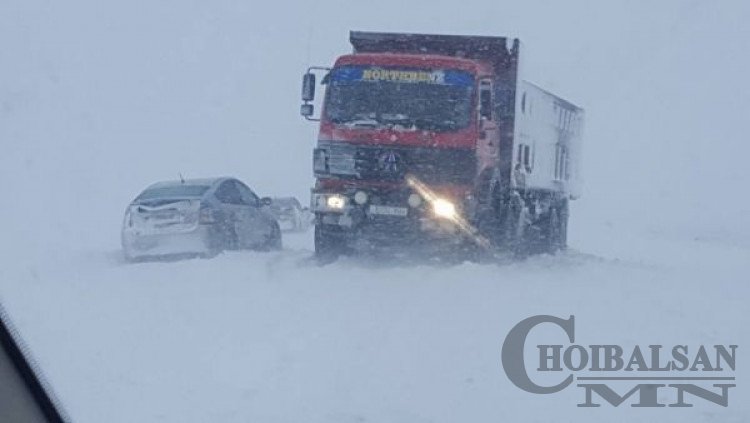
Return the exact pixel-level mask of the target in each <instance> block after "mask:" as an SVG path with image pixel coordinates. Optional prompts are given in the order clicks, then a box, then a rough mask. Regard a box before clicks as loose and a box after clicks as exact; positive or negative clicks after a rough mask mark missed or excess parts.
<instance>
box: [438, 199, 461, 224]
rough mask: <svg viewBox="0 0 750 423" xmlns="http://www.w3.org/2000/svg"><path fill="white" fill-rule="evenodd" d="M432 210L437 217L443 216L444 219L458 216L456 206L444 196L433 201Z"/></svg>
mask: <svg viewBox="0 0 750 423" xmlns="http://www.w3.org/2000/svg"><path fill="white" fill-rule="evenodd" d="M432 210H433V211H434V212H435V216H437V217H442V218H444V219H453V218H454V217H456V206H454V205H453V203H451V202H450V201H448V200H444V199H442V198H438V199H436V200H435V201H433V202H432Z"/></svg>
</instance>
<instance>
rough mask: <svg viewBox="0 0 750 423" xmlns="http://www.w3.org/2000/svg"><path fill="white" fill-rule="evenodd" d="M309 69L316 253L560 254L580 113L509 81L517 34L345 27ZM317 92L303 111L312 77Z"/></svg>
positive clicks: (573, 186)
mask: <svg viewBox="0 0 750 423" xmlns="http://www.w3.org/2000/svg"><path fill="white" fill-rule="evenodd" d="M350 41H351V44H352V46H353V52H352V54H347V55H343V56H341V57H339V58H338V59H336V61H335V64H334V65H333V67H331V68H322V67H311V68H310V69H308V71H307V73H306V74H305V75H304V78H303V84H302V100H303V102H304V103H303V104H302V107H301V110H300V111H301V114H302V115H303V116H304V117H305V118H307V119H308V120H319V121H320V128H319V132H318V141H317V146H316V148H315V149H314V151H313V170H314V173H315V178H316V182H315V186H314V188H313V189H312V198H311V206H312V207H311V208H312V210H313V211H314V213H315V252H316V254H317V255H318V256H321V257H335V256H337V255H339V254H341V253H345V252H349V251H356V250H361V249H367V248H377V247H379V246H389V248H401V247H411V248H417V249H420V250H422V251H433V250H435V249H437V250H438V251H440V252H445V251H452V252H459V251H472V252H476V251H480V250H484V249H490V250H495V249H500V250H503V249H505V250H510V251H513V252H516V253H523V254H526V253H530V252H535V251H547V252H554V251H556V250H558V249H561V248H564V247H565V245H566V238H567V223H568V215H569V207H568V201H569V200H570V199H574V198H575V197H576V196H577V195H578V189H579V187H578V185H579V183H578V182H579V171H578V170H579V166H578V158H579V156H580V140H581V132H582V127H583V110H582V109H581V108H579V107H577V106H575V105H574V104H572V103H570V102H568V101H566V100H563V99H561V98H559V97H557V96H555V95H553V94H551V93H549V92H547V91H545V90H543V89H541V88H539V87H537V86H536V85H533V84H531V83H528V82H526V81H524V80H523V79H521V77H520V67H519V64H520V47H521V44H520V42H519V40H518V39H513V40H510V39H508V38H504V37H486V36H456V35H424V34H394V33H373V32H351V33H350ZM321 73H322V74H323V76H322V78H321V79H320V83H321V84H322V85H324V86H325V88H326V89H325V94H324V97H323V99H322V108H321V113H320V116H319V117H317V118H316V117H313V116H314V113H315V111H314V106H313V103H312V102H313V100H314V97H315V88H316V85H317V82H316V80H317V79H318V78H316V76H318V75H321Z"/></svg>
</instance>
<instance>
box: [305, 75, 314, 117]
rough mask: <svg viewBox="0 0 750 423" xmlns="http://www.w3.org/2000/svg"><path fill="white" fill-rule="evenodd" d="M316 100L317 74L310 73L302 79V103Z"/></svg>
mask: <svg viewBox="0 0 750 423" xmlns="http://www.w3.org/2000/svg"><path fill="white" fill-rule="evenodd" d="M314 99H315V74H314V73H311V72H308V73H306V74H305V75H304V76H303V77H302V101H313V100H314ZM303 115H304V114H303Z"/></svg>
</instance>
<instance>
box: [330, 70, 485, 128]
mask: <svg viewBox="0 0 750 423" xmlns="http://www.w3.org/2000/svg"><path fill="white" fill-rule="evenodd" d="M473 83H474V78H473V77H472V75H471V74H470V73H468V72H464V71H458V70H448V69H440V70H434V69H433V70H426V69H404V68H398V69H395V68H374V67H370V66H342V67H338V68H335V69H333V70H332V71H331V74H330V79H329V84H330V86H329V88H328V92H327V99H326V118H327V119H328V120H330V121H331V122H333V123H337V124H342V125H348V126H352V127H371V128H382V127H388V128H392V129H401V130H431V131H453V130H457V129H461V128H464V127H466V126H467V125H468V124H469V121H470V118H471V93H472V87H473Z"/></svg>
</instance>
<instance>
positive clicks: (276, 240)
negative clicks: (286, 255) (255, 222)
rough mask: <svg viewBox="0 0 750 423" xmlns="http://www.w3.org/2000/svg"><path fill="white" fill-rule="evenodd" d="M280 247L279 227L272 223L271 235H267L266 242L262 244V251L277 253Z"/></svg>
mask: <svg viewBox="0 0 750 423" xmlns="http://www.w3.org/2000/svg"><path fill="white" fill-rule="evenodd" d="M281 247H282V242H281V227H279V224H278V223H274V224H273V225H272V226H271V233H270V234H269V235H268V238H267V239H266V242H265V243H263V248H262V249H263V250H264V251H277V250H280V249H281Z"/></svg>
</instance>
